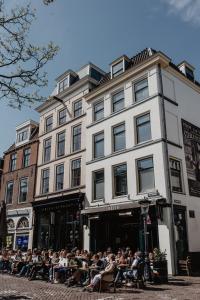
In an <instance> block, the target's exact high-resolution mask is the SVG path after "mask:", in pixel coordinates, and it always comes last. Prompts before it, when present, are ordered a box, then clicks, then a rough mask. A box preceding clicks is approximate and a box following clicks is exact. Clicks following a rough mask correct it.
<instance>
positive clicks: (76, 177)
mask: <svg viewBox="0 0 200 300" xmlns="http://www.w3.org/2000/svg"><path fill="white" fill-rule="evenodd" d="M71 169H72V170H71V174H72V180H71V186H72V187H75V186H79V185H80V184H81V160H80V159H76V160H73V161H72V164H71Z"/></svg>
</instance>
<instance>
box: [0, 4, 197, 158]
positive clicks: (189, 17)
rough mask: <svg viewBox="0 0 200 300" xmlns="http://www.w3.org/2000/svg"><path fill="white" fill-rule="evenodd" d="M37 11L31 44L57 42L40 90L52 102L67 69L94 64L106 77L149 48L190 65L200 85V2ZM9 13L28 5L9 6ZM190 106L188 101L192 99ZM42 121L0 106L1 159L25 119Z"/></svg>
mask: <svg viewBox="0 0 200 300" xmlns="http://www.w3.org/2000/svg"><path fill="white" fill-rule="evenodd" d="M30 2H31V4H32V6H33V7H34V8H36V16H37V20H36V21H35V22H34V23H33V26H32V29H31V32H30V36H29V38H30V40H31V41H33V42H35V43H36V44H45V43H47V42H48V41H50V40H51V41H54V42H55V43H56V44H57V45H58V46H59V47H60V51H59V53H58V55H57V56H56V57H55V59H54V60H53V61H51V62H50V63H49V64H48V66H47V67H46V71H47V72H48V79H49V83H48V86H47V87H46V88H43V89H42V90H41V94H42V95H45V96H48V95H49V94H50V93H51V91H52V90H53V88H54V86H55V81H54V79H55V78H56V77H57V76H58V75H59V74H61V73H63V72H64V71H66V70H67V69H69V68H71V69H73V70H75V71H76V70H78V69H79V68H80V67H81V66H82V65H84V64H85V63H87V62H88V61H92V62H93V63H94V64H96V65H98V66H99V67H101V68H102V69H104V70H105V71H108V70H109V63H110V62H111V61H112V60H114V59H115V58H117V57H118V56H120V55H122V54H126V55H128V56H130V57H131V56H133V55H134V54H135V53H136V52H138V51H140V50H142V49H143V48H145V47H152V48H155V49H157V50H162V51H163V52H165V53H166V54H167V55H168V56H170V57H171V58H172V59H173V61H174V62H175V63H179V62H181V61H182V60H184V59H186V60H188V61H189V62H190V63H191V64H192V65H194V66H195V68H196V77H197V79H200V59H199V55H200V39H199V36H200V0H55V3H53V4H51V5H49V6H44V5H43V4H42V0H31V1H30ZM5 3H6V5H7V8H10V7H11V8H14V7H15V5H16V4H18V5H20V4H21V3H22V4H23V3H28V1H26V0H6V1H5ZM188 101H189V99H188ZM30 118H31V119H34V120H36V121H37V120H38V119H39V116H38V114H37V113H36V112H35V111H34V108H32V109H27V108H24V109H22V110H21V111H18V110H14V109H11V108H9V107H8V106H7V105H6V101H5V100H4V101H1V102H0V155H2V153H3V151H5V150H6V149H7V148H8V147H9V146H10V145H11V144H12V143H13V142H14V139H15V127H16V125H18V124H20V123H22V122H23V121H25V120H27V119H30Z"/></svg>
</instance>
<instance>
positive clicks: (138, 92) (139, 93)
mask: <svg viewBox="0 0 200 300" xmlns="http://www.w3.org/2000/svg"><path fill="white" fill-rule="evenodd" d="M134 91H135V101H141V100H143V99H146V98H147V97H149V88H148V80H147V78H145V79H143V80H141V81H139V82H137V83H135V85H134Z"/></svg>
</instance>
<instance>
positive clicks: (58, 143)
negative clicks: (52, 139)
mask: <svg viewBox="0 0 200 300" xmlns="http://www.w3.org/2000/svg"><path fill="white" fill-rule="evenodd" d="M61 134H64V153H62V154H59V151H58V150H59V146H60V145H61V144H62V143H63V140H61V141H59V136H60V135H61ZM65 142H66V131H65V130H63V131H61V132H58V133H57V134H56V157H57V158H58V157H62V156H64V155H65V148H66V147H65V146H66V145H65Z"/></svg>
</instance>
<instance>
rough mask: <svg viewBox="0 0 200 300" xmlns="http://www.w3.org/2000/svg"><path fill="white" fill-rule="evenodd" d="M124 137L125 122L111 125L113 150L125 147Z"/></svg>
mask: <svg viewBox="0 0 200 300" xmlns="http://www.w3.org/2000/svg"><path fill="white" fill-rule="evenodd" d="M125 147H126V137H125V124H121V125H118V126H115V127H113V151H114V152H115V151H119V150H122V149H125Z"/></svg>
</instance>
